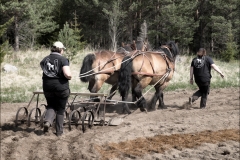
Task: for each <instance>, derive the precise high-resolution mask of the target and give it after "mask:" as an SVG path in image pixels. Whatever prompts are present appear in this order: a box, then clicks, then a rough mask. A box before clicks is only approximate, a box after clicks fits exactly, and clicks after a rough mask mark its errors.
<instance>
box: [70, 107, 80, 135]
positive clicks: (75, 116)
mask: <svg viewBox="0 0 240 160" xmlns="http://www.w3.org/2000/svg"><path fill="white" fill-rule="evenodd" d="M80 120H81V114H80V111H78V110H73V111H72V112H71V113H70V115H69V118H68V127H69V130H70V131H71V130H72V124H74V125H75V126H76V128H78V125H79V124H80V123H79V121H80Z"/></svg>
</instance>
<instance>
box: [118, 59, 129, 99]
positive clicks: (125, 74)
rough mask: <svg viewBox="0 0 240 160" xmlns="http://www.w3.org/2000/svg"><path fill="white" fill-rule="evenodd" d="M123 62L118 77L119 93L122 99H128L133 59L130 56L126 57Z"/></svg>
mask: <svg viewBox="0 0 240 160" xmlns="http://www.w3.org/2000/svg"><path fill="white" fill-rule="evenodd" d="M127 59H129V60H127ZM122 62H123V63H122V64H121V68H120V70H119V77H118V87H119V88H118V91H119V93H120V95H121V97H125V98H127V96H128V92H129V89H130V88H131V83H132V82H131V81H132V80H131V77H132V58H131V57H130V56H126V57H124V58H123V60H122Z"/></svg>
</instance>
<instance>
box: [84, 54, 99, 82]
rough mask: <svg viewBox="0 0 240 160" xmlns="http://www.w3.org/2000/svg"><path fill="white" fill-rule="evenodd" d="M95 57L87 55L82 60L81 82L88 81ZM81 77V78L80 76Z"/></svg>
mask: <svg viewBox="0 0 240 160" xmlns="http://www.w3.org/2000/svg"><path fill="white" fill-rule="evenodd" d="M95 59H96V58H95V55H94V54H92V53H91V54H88V55H87V56H86V57H84V59H83V63H82V67H81V69H80V79H81V81H82V82H88V81H89V80H90V76H87V75H90V74H92V73H93V71H91V70H92V64H93V62H94V61H95ZM81 75H82V76H81Z"/></svg>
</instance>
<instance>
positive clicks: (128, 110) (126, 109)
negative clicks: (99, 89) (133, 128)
mask: <svg viewBox="0 0 240 160" xmlns="http://www.w3.org/2000/svg"><path fill="white" fill-rule="evenodd" d="M122 101H123V102H126V101H127V97H122ZM122 108H123V110H122V113H123V114H124V113H125V111H126V112H127V114H131V113H132V112H131V111H130V109H129V107H128V104H127V103H123V105H122Z"/></svg>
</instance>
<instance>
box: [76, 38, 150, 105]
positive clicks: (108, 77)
mask: <svg viewBox="0 0 240 160" xmlns="http://www.w3.org/2000/svg"><path fill="white" fill-rule="evenodd" d="M143 44H144V43H143V42H140V41H139V42H137V43H135V42H134V43H133V44H132V45H133V46H135V48H133V49H130V50H129V49H127V48H125V46H123V48H124V50H121V51H117V52H113V51H107V50H103V51H98V52H95V53H90V54H88V55H87V56H86V57H84V59H83V63H82V67H81V69H80V75H79V76H80V79H81V81H82V82H89V84H88V90H89V91H90V92H91V93H97V92H98V91H99V90H100V89H101V87H102V85H103V84H104V83H107V84H110V85H112V88H111V90H110V94H109V96H108V97H107V99H111V98H112V97H113V96H114V94H115V91H116V90H117V88H118V71H119V69H120V67H121V63H122V60H123V58H124V57H125V56H127V55H133V54H135V53H137V52H138V50H142V51H143V50H144V49H145V46H144V45H143ZM125 51H126V52H125ZM91 98H94V97H91ZM96 101H98V99H96Z"/></svg>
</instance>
